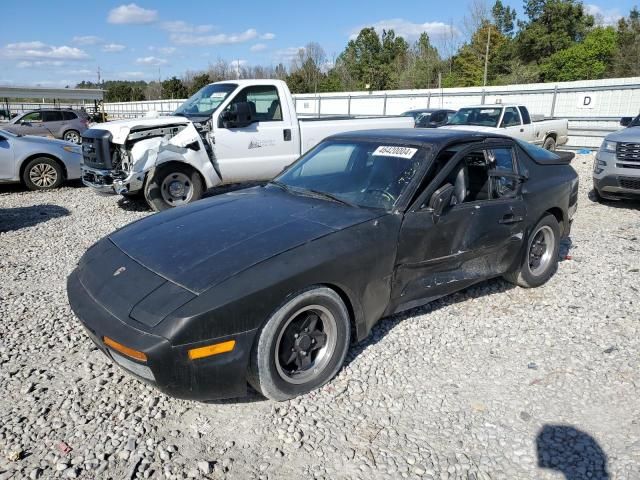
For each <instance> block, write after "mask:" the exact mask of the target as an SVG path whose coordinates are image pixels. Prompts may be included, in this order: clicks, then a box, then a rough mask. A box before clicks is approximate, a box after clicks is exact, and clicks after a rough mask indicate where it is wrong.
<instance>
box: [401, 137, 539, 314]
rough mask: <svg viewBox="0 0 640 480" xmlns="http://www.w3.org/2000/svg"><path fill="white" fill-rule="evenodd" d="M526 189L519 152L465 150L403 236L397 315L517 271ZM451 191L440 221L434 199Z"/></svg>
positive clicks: (411, 214) (428, 192)
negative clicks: (431, 201) (446, 188)
mask: <svg viewBox="0 0 640 480" xmlns="http://www.w3.org/2000/svg"><path fill="white" fill-rule="evenodd" d="M510 159H511V161H512V162H513V163H512V167H511V169H510V170H509V168H510V165H509V164H508V162H509V160H510ZM513 170H515V171H513ZM522 181H523V178H522V177H521V176H520V175H519V174H518V173H517V159H516V157H515V150H514V149H513V146H512V145H502V146H496V147H492V148H486V147H484V146H483V147H479V148H478V147H475V148H472V149H464V150H463V151H461V152H460V153H458V154H457V155H455V156H454V157H453V158H452V159H451V161H449V162H448V163H447V164H446V165H445V166H444V167H443V168H442V170H441V171H440V172H439V173H437V174H436V176H435V179H434V180H433V181H432V182H431V183H430V185H429V186H428V187H427V188H426V189H425V192H424V193H423V195H422V196H421V197H420V198H419V199H418V201H417V202H416V205H417V206H414V208H413V209H410V210H409V211H408V212H407V214H406V215H405V218H404V222H403V225H402V228H401V231H400V240H399V244H398V256H397V261H396V271H395V275H394V286H393V296H394V299H393V300H394V303H395V305H397V306H400V308H398V310H402V309H404V308H411V307H413V306H414V305H418V304H421V303H424V301H425V299H427V300H429V299H435V298H438V297H441V296H443V295H447V294H449V293H452V292H454V291H457V290H460V289H461V288H465V287H466V286H469V285H472V284H474V283H476V282H478V281H480V280H484V279H487V278H491V277H495V276H499V275H502V274H504V273H505V272H507V271H509V270H510V269H512V267H513V265H514V264H515V263H516V262H517V261H519V259H520V256H519V254H520V252H521V249H522V242H523V237H524V225H525V222H524V220H525V217H526V207H525V203H524V201H523V198H522V193H521V183H522ZM449 185H450V186H451V187H453V191H454V192H455V193H454V194H453V196H452V197H451V202H450V203H449V204H448V205H447V206H446V207H445V208H444V209H443V211H442V213H441V214H439V215H438V214H437V213H436V212H434V210H433V208H430V206H429V199H430V197H431V196H432V195H433V193H434V192H436V191H437V190H439V189H441V188H442V187H443V186H449ZM458 197H459V198H458ZM402 307H404V308H402Z"/></svg>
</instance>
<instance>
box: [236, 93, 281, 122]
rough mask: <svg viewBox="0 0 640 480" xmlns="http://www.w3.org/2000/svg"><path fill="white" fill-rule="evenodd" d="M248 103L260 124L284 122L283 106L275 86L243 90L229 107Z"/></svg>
mask: <svg viewBox="0 0 640 480" xmlns="http://www.w3.org/2000/svg"><path fill="white" fill-rule="evenodd" d="M239 102H247V103H248V104H249V107H250V108H251V113H252V115H253V116H254V118H255V119H256V121H258V122H278V121H281V120H282V105H281V103H280V97H279V96H278V89H277V88H276V87H275V85H255V86H253V87H247V88H245V89H244V90H242V91H241V92H240V93H238V95H236V97H235V98H234V99H233V100H232V101H231V103H230V104H229V105H233V104H235V103H239Z"/></svg>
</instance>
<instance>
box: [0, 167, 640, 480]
mask: <svg viewBox="0 0 640 480" xmlns="http://www.w3.org/2000/svg"><path fill="white" fill-rule="evenodd" d="M573 165H574V167H575V168H576V169H577V170H579V172H580V175H581V193H580V203H579V210H578V214H577V218H576V221H575V224H574V229H573V232H572V236H571V239H570V241H568V242H566V243H565V244H564V245H563V252H562V253H563V258H564V257H565V256H566V255H568V256H567V257H566V260H564V261H562V262H561V264H560V267H559V271H558V273H557V274H556V275H555V276H554V277H553V278H552V279H551V281H550V282H549V283H548V284H547V285H545V286H544V287H542V288H538V289H533V290H525V289H521V288H514V287H513V286H511V285H509V284H507V283H505V282H503V281H501V280H494V281H491V282H488V283H485V284H482V285H479V286H477V287H474V288H471V289H468V290H466V291H464V292H462V293H458V294H455V295H452V296H450V297H447V298H444V299H442V300H439V301H436V302H434V303H432V304H431V305H429V306H427V307H425V308H421V309H416V310H412V311H410V312H408V313H405V314H402V315H397V316H393V317H390V318H387V319H385V320H383V321H382V322H380V323H379V325H378V326H377V327H376V328H375V330H374V331H373V335H372V337H371V338H370V339H369V340H368V341H366V342H365V343H363V344H360V345H357V346H354V347H352V349H351V351H350V353H349V357H348V360H347V364H346V366H345V368H344V369H343V370H342V371H341V372H340V373H339V375H338V377H337V378H336V379H334V380H333V381H332V382H331V383H330V384H328V385H327V386H326V387H324V388H323V389H322V390H321V391H317V392H313V393H311V394H309V395H306V396H304V397H301V398H299V399H295V400H293V401H290V402H285V403H278V404H276V403H272V402H269V401H266V400H264V399H262V398H260V397H258V396H257V395H253V396H249V397H248V398H246V399H242V400H236V401H225V402H218V403H210V404H200V403H192V402H185V401H179V400H174V399H172V398H168V397H165V396H163V395H162V394H160V393H158V392H157V391H155V390H154V389H152V388H150V387H148V386H146V385H144V384H142V383H140V382H138V381H137V380H135V379H133V378H131V377H129V375H127V374H125V373H124V372H123V371H121V370H120V369H119V368H118V367H116V366H114V365H112V364H110V363H108V362H107V361H106V359H105V358H104V356H103V355H102V354H101V353H99V352H98V351H97V350H96V349H95V348H93V347H92V344H91V342H90V341H89V340H88V338H87V337H86V336H85V335H84V333H83V330H82V328H81V327H80V324H79V322H78V321H77V320H76V319H75V318H74V316H73V314H72V313H71V311H70V309H69V306H68V304H67V298H66V289H65V280H66V277H67V275H68V273H69V272H70V271H71V270H72V269H73V267H74V265H75V264H76V262H77V260H78V259H79V258H80V256H81V255H82V253H83V252H84V251H85V249H86V248H87V247H89V246H90V245H91V244H92V243H93V242H94V241H96V240H97V239H98V238H100V237H102V236H104V235H106V234H107V233H109V232H111V231H112V230H114V229H116V228H118V227H120V226H122V225H125V224H127V223H129V222H131V221H133V220H135V219H138V218H140V217H143V216H145V215H149V214H150V212H148V211H147V210H146V209H145V208H144V207H143V206H142V205H141V204H137V203H131V202H128V201H124V200H120V201H118V200H117V198H116V197H99V196H96V195H95V194H94V193H93V192H91V191H89V190H88V189H86V188H82V187H80V186H70V187H67V188H64V189H62V190H59V191H56V192H52V193H34V192H26V191H24V190H23V189H22V188H20V187H13V186H11V187H7V186H4V187H0V271H1V272H2V277H1V278H2V281H1V282H0V391H2V395H1V398H0V480H3V479H8V478H16V479H22V478H32V479H33V478H91V479H94V478H114V479H122V478H301V477H302V476H305V477H308V478H331V479H336V478H367V479H369V478H428V479H431V478H434V479H436V478H437V479H451V478H464V479H489V478H491V479H510V480H511V479H524V478H540V479H562V478H567V479H578V478H596V479H598V478H600V479H604V478H621V479H638V478H640V400H639V398H640V357H639V355H638V352H639V350H640V327H639V325H640V324H639V319H640V294H639V293H638V289H640V284H639V282H638V278H639V277H640V255H639V252H640V247H639V246H638V245H639V244H640V242H639V239H640V208H639V205H638V204H633V203H620V204H608V205H600V204H597V203H594V202H593V201H592V200H590V199H589V195H588V193H589V190H590V189H591V181H590V169H591V158H590V157H589V156H581V157H578V158H576V160H574V163H573ZM563 474H564V475H563Z"/></svg>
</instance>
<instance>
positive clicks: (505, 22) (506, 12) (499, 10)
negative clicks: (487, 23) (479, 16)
mask: <svg viewBox="0 0 640 480" xmlns="http://www.w3.org/2000/svg"><path fill="white" fill-rule="evenodd" d="M491 13H492V15H493V22H494V24H495V26H496V28H497V29H498V31H499V32H500V33H501V34H502V35H504V36H505V37H510V36H511V35H513V29H514V25H515V21H516V11H515V9H513V8H511V7H509V6H506V7H505V6H504V5H503V4H502V2H501V1H500V0H496V3H494V4H493V8H492V9H491Z"/></svg>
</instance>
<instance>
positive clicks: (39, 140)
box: [18, 135, 80, 153]
mask: <svg viewBox="0 0 640 480" xmlns="http://www.w3.org/2000/svg"><path fill="white" fill-rule="evenodd" d="M18 138H19V139H20V140H23V141H24V140H28V141H29V143H30V144H33V145H43V146H48V147H51V146H60V147H68V146H70V145H75V143H73V144H70V142H65V141H64V140H57V139H55V138H49V137H38V136H36V135H22V136H20V137H18ZM76 146H77V147H78V149H79V148H80V147H79V146H78V145H76ZM78 153H79V152H78Z"/></svg>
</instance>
